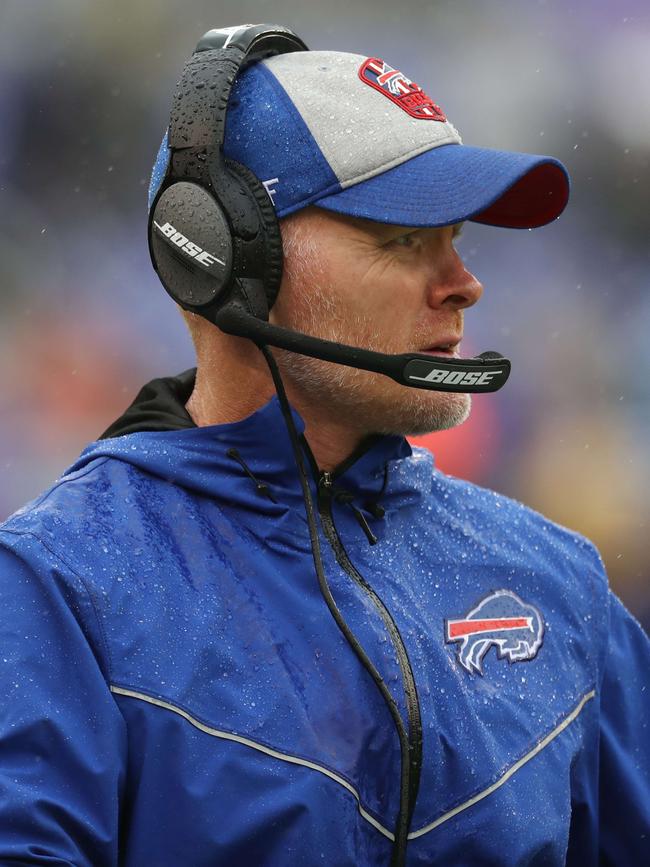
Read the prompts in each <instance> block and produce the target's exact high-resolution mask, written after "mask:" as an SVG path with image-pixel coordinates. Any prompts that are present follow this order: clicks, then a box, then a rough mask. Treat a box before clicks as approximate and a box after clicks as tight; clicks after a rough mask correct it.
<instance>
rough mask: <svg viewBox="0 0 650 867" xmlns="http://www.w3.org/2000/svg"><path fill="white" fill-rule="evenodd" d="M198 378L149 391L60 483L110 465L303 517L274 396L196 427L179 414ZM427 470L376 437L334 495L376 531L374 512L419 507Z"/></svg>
mask: <svg viewBox="0 0 650 867" xmlns="http://www.w3.org/2000/svg"><path fill="white" fill-rule="evenodd" d="M195 376H196V369H195V368H192V369H190V370H186V371H184V372H183V373H180V374H178V375H177V376H173V377H162V378H159V379H154V380H152V381H151V382H149V383H147V384H146V385H145V386H144V387H143V388H142V389H141V390H140V392H139V393H138V395H137V396H136V398H135V400H134V401H133V403H132V404H131V405H130V406H129V407H128V409H127V410H126V411H125V412H124V413H123V415H122V416H120V418H118V419H117V420H116V421H115V422H113V424H111V425H110V426H109V427H108V428H107V430H106V431H105V432H104V433H103V434H102V435H101V437H100V438H99V439H98V440H97V441H96V442H94V443H91V444H90V445H89V446H88V447H87V448H86V449H84V451H83V452H82V453H81V455H80V456H79V458H78V460H77V461H76V462H75V463H74V464H73V465H72V466H71V467H70V468H69V469H68V470H67V471H66V473H65V475H69V474H71V473H74V472H77V471H79V470H81V469H83V468H84V467H85V466H87V465H88V464H89V463H90V462H91V461H95V460H98V459H101V458H112V459H115V460H119V461H123V462H126V463H127V464H129V465H131V466H132V467H134V468H137V469H139V470H141V471H143V472H146V473H148V474H150V475H153V476H157V477H159V478H162V479H164V480H166V481H167V482H170V483H172V484H176V485H179V486H181V487H183V488H185V489H187V490H190V491H193V492H194V493H198V494H200V495H204V496H208V497H211V498H215V499H217V500H219V499H227V500H228V501H229V503H231V504H236V505H238V506H240V507H242V508H244V509H245V510H250V511H251V512H254V513H257V514H260V513H262V514H268V515H269V516H275V517H278V516H279V511H286V507H291V508H292V509H296V510H298V511H299V512H300V513H301V514H303V515H304V503H303V497H302V490H301V486H300V478H299V474H298V470H297V467H296V463H295V458H294V455H293V451H292V448H291V441H290V438H289V433H288V431H287V427H286V423H285V420H284V417H283V415H282V409H281V406H280V402H279V400H278V398H277V396H273V397H272V398H271V400H269V402H268V403H266V404H265V405H264V406H262V407H261V408H260V409H258V410H257V411H256V412H254V413H252V415H250V416H248V417H247V418H245V419H242V420H241V421H237V422H232V423H228V424H219V425H205V426H200V427H199V426H197V425H196V424H195V423H194V421H193V420H192V418H191V416H190V415H189V413H188V412H187V410H186V409H185V403H186V402H187V400H188V399H189V397H190V395H191V393H192V390H193V388H194V381H195ZM292 415H293V419H294V422H295V425H296V428H297V431H298V433H299V435H300V437H301V442H302V445H303V449H304V453H305V456H306V462H305V463H306V465H307V468H308V474H309V476H310V479H309V481H310V486H311V488H312V493H313V494H314V496H316V495H317V483H318V478H319V476H320V473H319V470H318V467H317V466H316V463H315V460H314V457H313V455H312V453H311V450H310V449H309V445H308V443H307V441H306V439H305V437H304V435H303V432H304V429H305V425H304V422H303V420H302V418H301V417H300V415H299V414H298V413H297V412H296V411H295V410H294V409H292ZM432 469H433V459H432V455H431V454H430V453H429V452H427V451H424V450H416V452H415V453H414V452H413V450H412V449H411V447H410V445H409V444H408V442H407V441H406V439H405V438H404V437H401V436H379V435H377V436H374V437H369V438H368V440H366V441H365V442H364V443H363V444H362V446H361V447H360V448H359V449H358V450H357V451H356V452H355V453H354V454H353V455H351V456H350V458H348V459H347V460H346V461H344V462H343V464H341V465H340V466H339V467H338V468H337V470H335V471H334V473H333V474H332V476H333V478H334V480H335V487H336V489H337V490H339V491H344V492H345V496H347V497H348V499H349V503H348V505H350V506H351V510H350V511H352V512H353V511H354V509H357V510H361V511H362V512H363V514H364V516H365V517H366V518H367V520H368V521H369V522H370V523H372V524H373V529H377V528H378V529H381V528H380V527H378V525H380V524H381V517H383V516H381V515H380V517H379V518H378V517H377V514H375V513H376V512H377V509H376V504H380V505H381V507H382V508H381V509H380V510H379V512H381V511H383V510H386V511H388V510H390V509H395V508H401V507H403V506H405V505H408V504H409V503H416V502H418V501H420V500H421V498H422V496H423V495H424V494H425V493H426V492H427V491H428V490H430V489H431V474H432ZM352 517H353V518H354V515H352ZM357 518H358V516H357ZM357 530H358V526H357Z"/></svg>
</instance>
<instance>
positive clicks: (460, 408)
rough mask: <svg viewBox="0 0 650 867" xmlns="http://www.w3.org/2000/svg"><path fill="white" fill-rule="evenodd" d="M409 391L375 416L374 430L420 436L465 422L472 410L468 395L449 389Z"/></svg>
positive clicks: (383, 432)
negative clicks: (443, 390)
mask: <svg viewBox="0 0 650 867" xmlns="http://www.w3.org/2000/svg"><path fill="white" fill-rule="evenodd" d="M409 392H411V393H410V394H408V395H406V396H403V397H402V399H401V400H396V401H393V402H392V403H391V404H390V405H387V406H385V407H383V408H382V410H381V412H378V413H376V417H375V419H374V421H375V424H374V425H373V427H374V428H375V430H376V432H377V433H382V434H398V435H400V436H423V435H424V434H428V433H434V432H437V431H442V430H449V429H450V428H453V427H458V425H461V424H463V422H464V421H467V419H468V418H469V414H470V412H471V409H472V396H471V394H454V393H451V392H435V397H434V394H432V392H425V393H423V392H422V391H421V390H419V389H418V390H416V389H409Z"/></svg>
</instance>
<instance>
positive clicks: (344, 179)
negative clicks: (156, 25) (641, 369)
mask: <svg viewBox="0 0 650 867" xmlns="http://www.w3.org/2000/svg"><path fill="white" fill-rule="evenodd" d="M368 70H370V72H368ZM380 77H382V81H381V82H380V81H379V78H380ZM391 82H392V83H393V84H395V83H396V82H397V83H398V84H399V83H400V82H401V88H402V90H400V87H396V89H395V92H394V91H393V90H391V87H390V83H391ZM401 96H407V97H409V100H407V101H404V100H402V101H400V98H401ZM422 107H424V108H426V109H427V110H428V111H429V112H430V114H429V115H427V113H426V112H424V114H423V108H422ZM319 119H320V120H319ZM323 119H327V122H326V123H323V122H322V121H323ZM369 131H370V132H371V133H373V134H370V135H369V134H368V133H369ZM374 133H381V135H375V134H374ZM283 135H284V138H282V136H283ZM305 149H306V150H307V151H310V152H311V158H310V159H306V158H304V151H305ZM166 151H167V145H166V142H165V141H164V142H163V146H162V148H161V152H160V154H159V159H158V161H157V164H156V167H155V169H154V175H153V180H152V188H151V194H150V206H151V205H152V204H153V203H154V202H155V200H156V196H157V195H158V194H159V191H160V190H159V188H160V181H161V177H162V174H164V172H161V165H162V164H164V165H166V166H167V165H168V164H169V154H168V153H167V152H166ZM224 152H225V153H226V155H228V156H230V157H231V158H235V159H238V160H239V161H240V162H242V163H244V164H245V165H247V166H248V167H249V168H251V169H252V170H253V171H254V172H255V173H256V174H257V176H258V177H259V178H260V180H261V181H262V182H265V187H266V189H267V190H268V192H269V195H270V196H271V198H272V199H273V200H274V204H275V208H276V212H277V215H278V216H279V217H280V218H281V231H282V242H283V249H284V259H285V263H284V273H283V277H282V284H281V287H280V292H279V295H278V297H277V301H276V302H275V304H274V305H273V307H272V309H271V314H270V320H271V322H272V323H274V324H276V325H280V326H282V327H285V328H288V329H290V330H292V331H295V332H299V333H304V334H310V335H314V336H317V337H321V338H326V339H331V340H336V341H338V342H340V343H346V344H353V345H355V346H360V347H363V348H365V349H373V350H375V351H377V352H382V353H392V354H400V353H408V352H419V353H429V355H430V356H431V357H435V356H436V355H437V356H440V357H441V358H442V359H444V358H446V359H450V358H454V357H458V355H459V349H458V348H459V344H460V341H461V338H462V329H463V316H464V311H465V309H466V308H469V307H471V306H472V305H474V304H475V303H477V301H478V300H479V299H480V297H481V292H482V288H481V285H480V283H479V282H478V280H477V279H476V278H475V277H474V276H473V275H472V274H470V273H469V272H468V271H467V270H466V269H465V267H464V266H463V264H462V262H461V260H460V258H459V256H458V254H457V252H456V250H455V247H454V238H455V237H456V235H457V234H458V232H459V231H460V226H461V223H462V222H463V221H464V220H466V219H475V220H478V221H483V222H489V223H494V224H496V225H505V226H520V227H524V226H535V225H542V224H543V223H546V222H548V221H550V220H551V219H554V218H555V217H557V216H558V215H559V213H560V212H561V211H562V209H563V207H564V205H565V203H566V198H567V183H566V177H565V172H564V169H563V168H562V167H561V165H560V164H559V163H557V161H555V160H552V159H551V158H545V157H533V156H530V155H518V154H507V153H505V152H489V151H484V150H481V149H473V148H467V147H466V146H465V145H462V144H461V143H460V140H459V137H458V134H457V132H456V130H455V129H454V128H453V127H452V126H451V124H449V123H448V122H447V120H446V118H445V117H444V113H443V110H442V109H441V108H440V107H439V106H438V105H436V104H435V103H434V102H433V101H432V100H430V99H429V98H428V97H427V96H426V94H425V93H424V92H423V91H421V90H420V89H419V88H418V87H417V85H413V83H412V82H410V81H409V80H408V79H407V78H406V77H405V76H403V75H402V74H401V73H399V72H398V71H397V70H394V69H393V68H392V67H389V66H388V65H387V64H384V63H383V61H379V60H377V59H376V58H364V57H360V56H357V55H349V54H341V53H334V52H297V53H293V54H286V55H279V56H276V57H272V58H270V59H268V60H265V61H263V62H261V63H257V64H255V65H253V66H250V67H249V68H248V69H247V70H246V71H245V72H243V73H242V74H241V75H240V77H239V79H238V81H237V84H236V86H235V91H234V93H233V95H232V98H231V100H230V106H229V110H228V124H227V134H226V140H225V144H224ZM319 160H320V164H317V162H318V161H319ZM328 172H329V173H330V174H329V175H328ZM332 174H334V175H335V176H336V183H334V182H332V181H331V175H332ZM185 316H186V319H187V322H188V325H189V327H190V330H191V333H192V337H193V339H194V343H195V346H196V352H197V370H196V372H195V371H193V370H191V371H186V372H185V373H184V374H180V375H179V376H176V377H169V378H166V379H161V380H155V381H154V382H152V383H149V384H148V385H147V386H145V388H143V389H142V391H141V392H140V394H139V395H138V397H137V398H136V400H135V402H134V403H133V404H132V406H131V407H130V408H129V409H128V410H127V411H126V413H125V414H124V416H122V418H120V419H118V420H117V421H116V422H115V423H114V424H112V425H111V427H110V428H109V429H108V430H107V432H106V433H105V435H104V436H103V437H102V438H100V440H98V441H97V442H96V443H93V444H91V445H90V446H89V447H88V448H87V449H86V450H85V451H84V453H83V454H82V455H81V457H80V458H79V460H78V461H77V462H76V464H75V465H74V466H73V467H72V468H70V469H69V470H68V471H67V472H66V473H65V474H64V476H63V477H62V478H61V479H60V480H59V482H57V484H56V485H55V486H54V487H53V488H51V489H50V490H49V491H47V492H46V493H45V494H43V496H42V497H40V498H39V499H38V500H36V501H35V502H34V503H31V504H29V505H28V506H26V507H25V508H24V509H22V510H20V511H19V512H18V513H16V514H15V515H14V516H12V518H10V519H9V520H8V521H7V522H6V524H5V525H3V528H2V530H1V532H0V540H1V542H2V553H1V554H0V569H1V570H2V584H1V587H2V606H1V608H0V612H1V614H0V617H1V618H2V621H1V622H2V627H1V629H2V650H3V660H4V661H3V664H2V667H0V671H2V688H3V691H4V694H5V696H6V704H5V708H4V710H3V716H2V736H1V738H0V862H1V863H7V864H9V863H12V864H18V863H20V864H45V863H58V864H74V865H93V867H100V865H116V864H120V865H122V864H123V865H142V864H156V865H180V864H182V865H192V867H198V865H216V864H224V865H225V864H246V865H248V864H251V865H253V864H255V865H257V864H264V865H267V864H268V865H293V864H300V865H314V864H327V865H387V864H393V865H398V864H406V863H408V864H433V863H436V864H444V865H469V864H499V865H510V864H517V865H524V864H525V865H533V864H540V865H541V864H544V865H547V864H548V865H560V864H564V863H569V864H580V865H583V864H587V865H588V864H594V865H595V864H597V863H605V864H616V865H633V864H634V865H637V864H641V863H646V862H647V860H648V856H649V855H650V848H649V845H650V842H649V841H650V837H649V835H650V797H649V795H650V791H649V771H648V768H649V753H650V745H649V744H648V735H647V723H648V694H649V692H650V691H649V690H648V668H649V663H650V652H649V648H648V641H647V638H646V637H645V635H644V634H643V632H642V631H641V629H640V627H639V626H638V624H637V623H636V621H634V619H633V618H632V617H631V616H630V614H629V613H628V612H627V611H625V609H624V608H623V606H622V605H621V603H620V602H619V601H618V600H617V599H616V598H615V597H614V596H613V595H612V594H611V593H610V592H609V591H608V588H607V580H606V576H605V573H604V568H603V564H602V561H601V559H600V557H599V555H598V552H597V551H596V550H595V548H594V547H593V545H592V544H591V543H590V542H589V541H588V540H587V539H585V538H583V537H581V536H579V535H577V534H576V533H573V532H571V531H569V530H567V529H565V528H562V527H560V526H558V525H556V524H554V523H552V522H550V521H548V520H546V519H545V518H544V517H543V516H541V515H539V514H538V513H536V512H533V511H532V510H530V509H528V508H526V507H525V506H523V505H521V504H520V503H517V502H515V501H512V500H510V499H508V498H506V497H503V496H501V495H499V494H497V493H495V492H492V491H488V490H486V489H483V488H479V487H478V486H475V485H472V484H469V483H467V482H464V481H462V480H460V479H454V478H451V477H447V476H445V475H444V474H443V473H442V472H440V471H439V470H438V469H436V468H434V466H433V461H432V457H431V455H429V453H427V452H425V451H423V450H418V449H411V448H410V446H409V445H408V443H407V442H406V440H405V439H404V435H406V434H411V433H422V432H424V431H431V430H443V429H445V428H450V427H453V426H455V425H458V424H460V423H461V422H462V421H463V420H464V419H465V418H467V415H468V413H469V410H470V398H469V395H468V394H465V393H453V392H442V391H435V390H431V391H427V390H421V389H416V388H408V387H407V386H405V385H402V384H399V383H396V382H394V381H392V380H391V379H389V378H388V377H385V376H382V375H381V374H379V373H371V372H369V371H366V370H362V369H356V368H353V367H347V366H344V365H337V366H334V365H332V364H330V363H328V362H325V361H323V360H320V359H318V358H311V357H310V358H307V357H305V356H302V355H299V354H292V353H290V352H287V351H282V350H274V351H273V355H274V357H275V358H276V360H277V364H278V366H279V372H280V375H281V380H282V382H283V383H284V386H285V388H286V395H287V397H288V399H289V403H290V405H291V408H292V410H293V413H292V418H293V423H294V424H295V425H296V426H297V427H298V431H299V433H301V434H302V437H301V440H300V445H299V448H300V449H301V450H302V455H303V459H304V460H305V461H306V462H307V463H308V465H309V467H310V478H309V480H308V485H309V487H310V489H311V493H312V495H313V496H314V497H316V498H317V502H318V513H319V529H318V538H317V539H314V537H313V535H311V537H310V531H311V530H312V529H313V524H312V521H311V518H309V520H306V518H305V514H306V512H305V508H306V503H308V502H310V501H309V498H307V500H305V498H304V491H303V488H302V486H301V477H300V473H299V472H298V469H297V467H296V462H295V459H294V451H293V449H292V445H291V440H290V438H289V435H288V433H287V428H286V426H285V421H286V419H285V417H284V416H283V411H282V410H283V403H282V395H280V400H278V398H277V397H276V396H275V385H274V380H273V379H272V377H271V374H270V373H269V368H268V367H267V361H266V360H265V357H264V356H263V354H262V353H261V352H260V350H259V349H258V347H257V346H256V345H255V343H253V342H252V341H250V340H247V339H246V338H243V337H235V336H232V335H229V334H226V333H223V332H222V331H220V330H219V329H218V328H216V327H215V325H214V324H213V323H212V322H210V321H208V320H207V319H205V318H203V317H201V316H197V315H196V314H194V313H187V312H186V313H185ZM271 364H272V362H271ZM307 510H309V506H308V505H307ZM307 514H308V516H309V511H308V512H307ZM318 549H319V550H320V553H318Z"/></svg>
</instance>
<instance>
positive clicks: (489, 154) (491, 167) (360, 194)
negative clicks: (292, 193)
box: [313, 144, 569, 229]
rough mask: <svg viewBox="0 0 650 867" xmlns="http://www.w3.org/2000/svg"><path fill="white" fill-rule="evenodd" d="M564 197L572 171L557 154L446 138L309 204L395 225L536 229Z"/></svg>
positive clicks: (553, 214) (558, 208)
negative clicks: (494, 147) (468, 222)
mask: <svg viewBox="0 0 650 867" xmlns="http://www.w3.org/2000/svg"><path fill="white" fill-rule="evenodd" d="M568 199H569V175H568V172H567V170H566V169H565V168H564V166H563V165H562V163H561V162H559V160H556V159H553V158H552V157H547V156H540V155H538V154H523V153H513V152H511V151H497V150H491V149H489V148H478V147H469V146H467V145H458V144H449V145H442V146H440V147H437V148H432V149H431V150H428V151H425V152H424V153H422V154H419V155H418V156H416V157H413V158H412V159H410V160H407V161H406V162H404V163H400V165H398V166H395V167H394V168H392V169H388V170H387V171H385V172H382V174H379V175H375V176H374V177H372V178H369V179H368V180H365V181H361V182H359V183H357V184H354V185H353V186H350V187H347V188H346V189H344V190H342V191H341V192H340V193H335V194H334V195H330V196H325V197H324V198H322V199H318V200H317V201H315V202H314V203H313V204H315V205H317V206H318V207H319V208H325V209H327V210H329V211H335V212H337V213H339V214H347V215H348V216H350V217H363V218H365V219H368V220H375V221H376V222H380V223H392V224H394V225H397V226H414V227H415V226H417V227H425V226H449V225H451V224H453V223H462V222H463V221H464V220H473V221H474V222H476V223H487V224H488V225H491V226H506V227H508V228H513V229H533V228H535V227H537V226H544V225H546V223H550V222H551V221H552V220H554V219H556V217H558V216H559V215H560V214H561V213H562V211H563V210H564V208H565V206H566V203H567V201H568Z"/></svg>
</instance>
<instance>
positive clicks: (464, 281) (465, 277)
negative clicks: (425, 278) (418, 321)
mask: <svg viewBox="0 0 650 867" xmlns="http://www.w3.org/2000/svg"><path fill="white" fill-rule="evenodd" d="M438 266H439V267H437V268H436V269H435V273H433V274H432V275H431V276H430V278H429V287H428V293H427V296H428V297H427V301H428V303H429V306H430V307H433V308H435V309H437V308H439V307H443V306H444V307H454V308H456V309H458V310H460V309H463V308H465V307H471V306H472V305H473V304H476V302H477V301H478V300H479V298H480V297H481V295H482V294H483V284H482V283H481V282H480V281H479V280H478V279H477V278H476V277H475V276H474V275H473V274H472V273H471V272H470V271H468V270H467V268H466V267H465V265H464V264H463V260H462V259H461V258H460V256H459V255H458V253H457V252H456V250H455V249H454V248H453V247H452V248H451V249H450V250H449V251H448V253H447V254H446V256H445V259H444V262H440V261H439V262H438Z"/></svg>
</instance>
